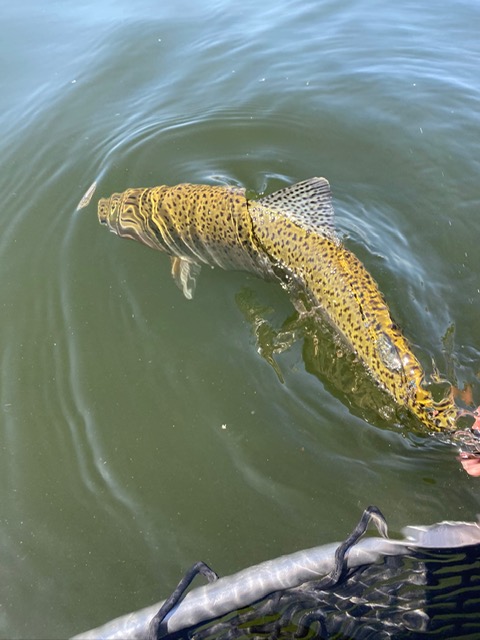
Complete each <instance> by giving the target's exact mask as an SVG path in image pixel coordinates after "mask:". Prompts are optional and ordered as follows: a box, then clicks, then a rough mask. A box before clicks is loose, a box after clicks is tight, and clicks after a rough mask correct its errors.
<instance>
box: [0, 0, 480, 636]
mask: <svg viewBox="0 0 480 640" xmlns="http://www.w3.org/2000/svg"><path fill="white" fill-rule="evenodd" d="M479 19H480V9H479V7H478V5H477V4H476V3H475V2H472V1H471V0H470V1H465V2H450V1H447V2H444V3H442V4H441V5H439V6H438V7H437V6H436V8H435V11H433V12H432V10H431V4H430V3H427V2H425V1H420V2H415V3H412V2H407V3H402V4H401V6H386V5H384V4H383V3H380V2H366V1H365V0H363V1H362V0H346V1H342V2H316V1H314V0H310V1H306V2H305V1H302V2H300V1H287V0H284V1H282V2H280V3H279V2H272V1H271V0H266V1H265V2H263V3H262V4H261V6H260V5H259V4H258V3H257V2H253V1H251V0H246V1H244V2H242V3H236V2H231V1H230V2H229V1H228V0H223V1H215V0H210V1H209V2H206V3H203V4H202V5H201V6H200V5H198V4H197V3H193V2H189V1H188V0H183V1H182V2H178V1H176V2H171V3H169V2H166V3H161V4H160V5H159V3H156V2H153V1H152V0H143V1H141V2H138V3H135V5H132V4H131V3H127V2H125V1H123V0H111V1H108V0H98V1H96V2H95V3H93V2H88V1H86V2H80V3H77V4H76V5H75V6H73V5H71V4H70V3H66V2H54V3H47V4H46V5H45V3H43V4H38V3H34V2H32V1H31V0H26V1H25V2H23V3H21V4H18V3H17V4H13V5H9V6H8V7H7V6H5V7H4V8H3V29H2V41H1V45H0V56H1V59H2V63H3V64H2V70H3V71H2V87H3V91H2V92H1V95H0V130H1V137H0V150H1V154H0V188H1V193H2V202H3V206H2V210H1V212H0V273H1V282H2V301H1V305H2V314H1V316H0V344H1V350H0V357H1V361H2V367H1V385H0V409H1V417H0V433H1V448H0V456H1V459H0V479H1V483H0V486H1V487H2V488H1V504H2V509H1V512H0V526H1V533H2V535H1V536H0V568H1V572H2V580H1V582H0V584H1V586H0V636H1V637H5V638H7V637H8V638H61V637H66V636H68V635H71V634H73V633H76V632H79V631H81V630H83V629H87V628H90V627H92V626H96V625H98V624H100V623H102V622H104V621H105V620H107V619H109V618H111V617H114V616H116V615H120V614H121V613H124V612H126V611H129V610H132V609H135V608H138V607H141V606H145V605H147V604H149V603H150V602H152V601H154V600H156V599H159V598H161V597H164V596H166V595H167V594H168V593H169V591H170V590H171V589H172V587H173V586H174V585H175V584H176V582H177V581H178V579H179V577H180V575H181V574H182V573H183V571H184V570H185V569H186V568H187V567H188V566H189V565H191V564H192V563H193V562H195V561H196V560H198V559H203V560H204V561H206V562H208V563H209V564H210V565H211V566H212V567H213V568H214V569H215V570H216V571H218V572H219V573H220V574H228V573H232V572H234V571H236V570H238V569H240V568H242V567H244V566H247V565H250V564H253V563H255V562H258V561H261V560H264V559H267V558H270V557H275V556H277V555H280V554H282V553H288V552H291V551H294V550H296V549H300V548H304V547H309V546H313V545H316V544H321V543H324V542H330V541H333V540H336V539H341V538H344V537H345V535H346V534H347V533H348V532H349V531H350V530H351V528H352V527H353V525H354V523H355V522H356V521H357V519H358V517H359V515H360V513H361V510H362V509H363V508H364V507H365V506H366V505H368V504H375V505H377V506H378V507H379V508H380V509H382V510H383V512H384V513H385V515H386V517H387V519H388V520H389V522H390V525H391V530H392V533H394V534H395V533H398V532H399V530H400V528H401V527H402V526H404V525H406V524H414V523H421V524H429V523H432V522H435V521H439V520H442V519H461V520H472V519H475V517H476V513H477V512H478V510H479V502H480V501H479V495H480V494H479V487H480V485H479V484H478V482H479V481H478V480H475V479H473V478H469V477H467V476H466V475H465V474H464V473H463V472H462V471H461V469H460V467H459V464H458V462H457V461H456V460H455V451H454V450H453V449H452V448H451V447H449V446H448V445H445V444H443V443H441V442H439V441H438V439H434V438H427V437H424V436H422V435H421V434H418V433H415V432H414V431H412V429H411V428H410V427H411V425H410V424H409V422H408V420H407V421H405V422H403V423H402V422H401V421H400V422H399V421H398V420H397V419H393V418H392V419H391V420H389V419H388V414H387V417H385V415H383V417H382V415H377V414H376V413H375V412H372V411H370V410H369V408H368V406H365V402H364V401H365V400H368V398H366V395H365V393H367V394H369V393H372V394H374V393H375V392H374V391H372V390H371V388H370V387H368V385H367V387H368V388H369V389H370V391H366V392H363V391H362V389H363V387H362V389H361V390H360V391H358V389H357V390H356V391H355V390H354V389H353V390H352V389H351V390H350V391H349V389H348V388H347V389H342V388H341V385H340V386H339V385H338V384H337V382H338V380H337V378H336V377H335V375H333V374H332V373H331V372H329V369H328V366H329V363H331V361H332V358H333V354H334V351H335V349H336V347H335V343H334V342H333V341H332V340H333V339H332V338H328V337H327V338H326V339H325V338H324V339H323V341H322V340H320V342H319V343H317V342H315V331H313V334H312V333H309V332H308V331H307V333H306V337H305V339H304V340H302V339H300V340H297V341H296V342H294V343H293V344H288V346H287V348H286V349H285V350H284V351H283V352H282V353H279V354H278V355H277V356H276V361H277V365H278V369H279V371H280V374H281V375H280V377H279V375H278V371H275V369H274V368H273V367H272V366H270V364H268V362H266V360H265V359H264V358H262V357H261V356H260V355H259V353H258V350H257V342H256V338H255V331H254V326H253V324H254V322H253V320H254V319H255V318H257V319H258V318H265V319H266V320H267V321H268V322H269V323H270V327H271V332H272V335H273V333H274V332H275V331H279V330H280V329H281V328H282V327H283V328H286V329H289V328H291V326H292V324H293V325H295V317H294V311H293V307H292V305H291V303H290V301H289V298H288V296H287V294H286V292H285V291H283V290H282V289H281V288H280V287H279V286H278V285H276V284H271V283H264V282H261V281H259V280H256V279H255V278H253V277H252V276H250V275H248V274H242V273H227V272H221V271H219V270H210V269H204V270H203V272H202V274H201V277H200V280H199V284H198V287H197V292H196V296H195V299H194V300H193V301H187V300H185V299H184V298H183V297H182V295H181V293H180V292H179V291H178V289H177V288H176V287H175V285H174V283H173V282H172V281H171V279H170V275H169V271H170V266H169V261H168V259H167V258H166V257H165V256H162V255H160V254H157V253H155V252H153V251H151V250H148V249H147V248H145V247H142V246H140V245H137V244H135V243H130V242H126V241H122V240H120V239H118V238H116V237H114V236H113V235H111V234H108V233H106V231H105V229H104V228H102V227H100V226H99V224H98V222H97V219H96V214H95V202H96V200H97V198H98V197H100V196H105V195H109V194H110V193H112V192H114V191H121V190H123V189H125V188H127V187H131V186H153V185H156V184H162V183H166V184H175V183H177V182H183V181H189V182H206V183H209V184H224V183H229V184H238V185H242V186H244V187H246V188H247V189H248V192H249V193H250V194H253V195H259V194H262V193H265V192H270V191H272V190H274V189H276V188H279V187H282V186H285V185H286V184H289V183H291V182H295V181H298V180H302V179H305V178H307V177H310V176H312V175H324V176H326V177H327V178H328V179H329V180H330V182H331V185H332V189H333V193H334V198H335V208H336V211H337V224H338V227H339V230H340V233H341V235H342V236H343V237H344V238H345V241H346V243H347V244H348V246H349V247H350V248H351V249H352V250H353V251H355V253H356V254H357V255H358V256H359V257H360V258H361V259H362V261H364V263H365V265H366V266H367V268H368V269H369V271H370V272H371V273H372V274H373V275H374V277H375V278H376V280H377V281H378V283H379V285H380V288H381V290H382V291H383V292H384V294H385V296H386V298H387V300H388V302H389V305H390V307H391V309H392V313H393V315H394V316H395V318H396V319H397V321H398V323H399V324H400V325H401V326H402V327H403V329H404V331H405V333H406V335H407V336H408V338H409V339H410V340H411V341H412V343H413V344H414V346H415V350H416V353H417V354H418V356H419V357H420V359H421V360H422V362H423V363H424V365H425V367H426V368H427V370H428V371H431V370H432V359H433V360H434V361H435V363H436V365H437V366H438V368H439V369H440V371H441V372H442V374H444V375H446V376H448V378H449V379H450V380H452V381H453V382H455V383H456V384H458V385H459V386H460V387H463V385H464V384H472V385H473V388H474V395H475V399H476V401H477V403H480V389H479V384H478V374H479V372H480V365H479V363H480V357H479V356H480V354H479V346H480V326H479V324H478V322H477V318H478V312H479V308H480V282H479V279H478V273H479V270H480V258H479V252H478V236H479V221H478V214H479V205H480V192H479V188H478V176H479V174H480V160H479V159H480V117H479V115H478V114H479V113H480V83H479V80H478V61H479V56H480V41H479V39H478V29H477V27H476V25H478V24H479ZM94 180H97V181H98V188H97V192H96V194H95V198H94V201H93V202H92V204H91V205H90V207H89V208H87V209H85V210H82V211H81V212H75V208H76V205H77V203H78V201H79V200H80V198H81V196H82V195H83V193H84V192H85V191H86V189H87V188H88V187H89V185H90V184H91V183H92V182H93V181H94ZM252 323H253V324H252ZM266 326H267V327H268V325H266ZM268 330H270V329H268ZM264 337H265V336H264ZM267 338H268V336H267ZM266 344H267V345H268V340H267V342H266ZM322 356H323V358H322ZM345 357H347V358H348V356H345ZM346 369H347V370H348V369H349V365H348V362H347V367H346ZM280 378H281V379H282V380H283V382H282V381H281V380H280ZM367 404H368V403H367ZM27 612H28V613H27Z"/></svg>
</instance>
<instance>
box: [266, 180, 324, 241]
mask: <svg viewBox="0 0 480 640" xmlns="http://www.w3.org/2000/svg"><path fill="white" fill-rule="evenodd" d="M259 202H260V203H261V204H262V205H265V206H267V207H271V208H272V209H276V210H277V211H280V212H281V213H282V214H284V215H286V216H288V217H289V218H293V219H294V220H295V222H296V223H297V224H299V225H300V226H302V227H303V228H304V229H307V230H308V231H315V232H316V233H321V234H323V235H325V236H328V237H329V238H336V234H335V224H334V211H333V205H332V192H331V191H330V184H329V183H328V180H326V179H325V178H309V179H308V180H303V182H297V183H296V184H292V185H291V186H290V187H285V188H284V189H280V190H279V191H274V192H273V193H271V194H270V195H268V196H265V197H264V198H261V199H260V200H259Z"/></svg>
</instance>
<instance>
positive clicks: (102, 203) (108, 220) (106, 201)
mask: <svg viewBox="0 0 480 640" xmlns="http://www.w3.org/2000/svg"><path fill="white" fill-rule="evenodd" d="M119 203H120V194H118V193H114V194H113V195H112V196H110V198H100V200H99V201H98V211H97V214H98V220H99V222H100V224H103V225H105V226H106V227H108V228H109V229H110V231H113V232H114V233H117V234H118V228H117V223H118V211H119V207H118V205H119Z"/></svg>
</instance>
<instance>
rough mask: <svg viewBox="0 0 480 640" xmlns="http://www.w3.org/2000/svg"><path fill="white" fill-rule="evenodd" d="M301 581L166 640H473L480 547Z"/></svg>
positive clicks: (479, 623)
mask: <svg viewBox="0 0 480 640" xmlns="http://www.w3.org/2000/svg"><path fill="white" fill-rule="evenodd" d="M318 585H319V583H318V582H315V581H312V582H307V583H304V584H303V585H301V586H300V587H296V588H294V589H288V590H285V591H281V592H276V593H274V594H271V595H270V596H269V597H267V598H265V599H263V600H261V601H259V602H256V603H254V604H253V605H251V606H249V607H247V608H244V609H242V610H240V611H234V612H231V613H229V614H228V615H225V616H223V617H222V618H219V619H215V620H211V621H209V622H208V623H203V624H201V625H199V626H197V627H194V628H190V629H187V630H184V631H182V632H181V633H176V634H170V635H168V636H167V638H168V639H169V640H174V639H187V638H188V639H192V640H193V639H195V640H206V639H207V638H208V639H214V638H215V639H218V640H237V639H241V638H245V639H249V640H253V639H261V638H262V639H263V638H271V639H275V638H278V639H282V640H283V639H287V638H290V639H292V638H305V639H307V638H329V639H330V638H335V639H347V638H348V639H350V638H351V639H354V638H358V639H366V638H372V639H373V638H376V639H380V640H382V639H384V638H406V639H407V638H412V639H414V638H418V639H423V638H425V639H426V638H448V639H449V640H450V639H453V638H467V637H468V638H472V639H473V638H480V547H467V548H466V549H462V550H461V551H460V552H458V551H456V552H449V551H441V552H440V551H439V552H433V551H430V550H429V551H425V552H418V551H416V552H415V553H412V554H411V555H406V556H391V557H385V558H384V560H383V561H382V562H380V563H378V564H374V565H366V566H361V567H358V568H357V569H355V570H351V571H348V572H347V574H346V575H344V576H343V577H342V579H341V580H340V581H339V582H338V584H336V585H335V587H333V588H331V589H324V588H321V587H320V588H319V586H318Z"/></svg>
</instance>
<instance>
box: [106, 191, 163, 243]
mask: <svg viewBox="0 0 480 640" xmlns="http://www.w3.org/2000/svg"><path fill="white" fill-rule="evenodd" d="M144 191H145V189H127V190H126V191H124V192H123V193H113V194H112V195H111V196H110V197H109V198H100V200H99V201H98V211H97V213H98V220H99V222H100V224H103V225H105V226H106V227H108V229H109V231H111V232H112V233H115V234H116V235H118V236H120V237H121V238H130V239H131V240H137V241H138V242H141V243H142V244H146V245H148V246H150V247H154V248H156V249H158V248H159V247H158V242H157V241H156V239H155V238H154V237H152V233H151V229H150V227H149V224H148V219H149V217H148V215H145V211H144V210H143V209H142V207H141V206H140V201H141V196H142V193H143V192H144Z"/></svg>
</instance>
